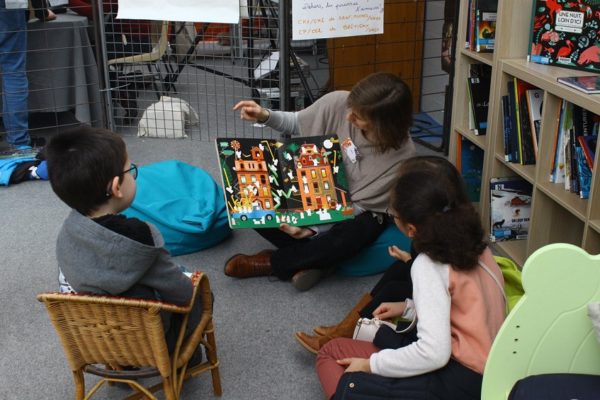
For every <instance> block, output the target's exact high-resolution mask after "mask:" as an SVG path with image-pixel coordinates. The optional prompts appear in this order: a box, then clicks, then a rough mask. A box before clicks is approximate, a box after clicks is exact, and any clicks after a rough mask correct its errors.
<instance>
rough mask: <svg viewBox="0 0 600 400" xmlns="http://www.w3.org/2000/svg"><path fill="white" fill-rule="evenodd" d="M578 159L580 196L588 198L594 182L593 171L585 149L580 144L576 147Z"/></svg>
mask: <svg viewBox="0 0 600 400" xmlns="http://www.w3.org/2000/svg"><path fill="white" fill-rule="evenodd" d="M575 152H576V153H575V156H576V161H577V174H578V179H579V182H578V183H579V197H580V198H582V199H587V198H589V197H590V186H591V184H592V171H591V169H590V168H588V165H587V161H586V160H585V158H586V157H585V155H584V152H583V149H582V148H581V147H580V146H577V147H576V148H575Z"/></svg>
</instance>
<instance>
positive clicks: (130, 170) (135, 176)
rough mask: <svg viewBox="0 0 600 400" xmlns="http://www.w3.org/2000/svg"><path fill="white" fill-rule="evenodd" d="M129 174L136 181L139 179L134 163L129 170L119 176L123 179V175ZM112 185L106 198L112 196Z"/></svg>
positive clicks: (107, 190) (107, 189) (107, 191)
mask: <svg viewBox="0 0 600 400" xmlns="http://www.w3.org/2000/svg"><path fill="white" fill-rule="evenodd" d="M127 173H129V174H130V175H131V176H132V177H133V179H134V180H135V179H137V176H138V168H137V165H135V164H134V163H131V164H129V168H128V169H126V170H125V171H123V172H121V173H120V174H119V177H121V176H123V175H125V174H127ZM110 185H111V184H110V183H109V184H108V187H107V188H106V197H110V196H112V190H111V187H110Z"/></svg>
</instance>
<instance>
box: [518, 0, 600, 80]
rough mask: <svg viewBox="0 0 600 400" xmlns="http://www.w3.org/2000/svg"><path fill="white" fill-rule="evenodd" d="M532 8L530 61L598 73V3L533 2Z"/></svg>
mask: <svg viewBox="0 0 600 400" xmlns="http://www.w3.org/2000/svg"><path fill="white" fill-rule="evenodd" d="M532 6H533V7H532V18H531V20H532V24H531V31H530V33H531V34H530V39H531V40H530V41H531V45H530V46H529V59H530V60H531V61H533V62H535V63H540V64H550V65H557V66H560V67H568V68H575V69H581V70H586V71H594V72H597V71H600V42H599V39H600V24H599V23H598V13H600V2H598V0H570V1H556V0H548V1H546V0H534V1H533V4H532Z"/></svg>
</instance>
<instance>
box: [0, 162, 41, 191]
mask: <svg viewBox="0 0 600 400" xmlns="http://www.w3.org/2000/svg"><path fill="white" fill-rule="evenodd" d="M28 161H35V156H24V157H15V158H8V159H4V160H0V186H8V184H9V182H10V176H11V175H12V173H13V171H14V170H15V168H17V165H19V164H21V163H24V162H28Z"/></svg>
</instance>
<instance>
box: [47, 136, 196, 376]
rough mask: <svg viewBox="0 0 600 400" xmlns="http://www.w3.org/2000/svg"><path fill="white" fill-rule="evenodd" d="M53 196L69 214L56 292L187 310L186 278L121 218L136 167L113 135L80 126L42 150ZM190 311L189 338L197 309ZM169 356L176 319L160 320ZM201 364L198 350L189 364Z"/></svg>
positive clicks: (59, 246) (136, 223)
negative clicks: (137, 300)
mask: <svg viewBox="0 0 600 400" xmlns="http://www.w3.org/2000/svg"><path fill="white" fill-rule="evenodd" d="M46 156H47V160H48V169H49V178H50V184H51V185H52V190H54V192H55V193H56V195H57V196H58V197H59V198H60V199H61V200H62V201H64V202H65V203H66V204H67V205H68V206H69V207H71V208H72V210H71V212H70V214H69V215H68V216H67V218H66V220H65V221H64V223H63V226H62V228H61V230H60V232H59V234H58V239H57V243H56V257H57V260H58V266H59V283H60V290H61V292H77V293H94V294H102V295H118V296H123V297H135V298H141V299H147V300H160V301H164V302H167V303H172V304H176V305H187V304H189V302H190V299H191V297H192V292H193V285H192V281H191V279H190V278H189V277H188V276H186V274H184V272H183V270H182V268H181V267H180V266H178V265H177V264H176V263H175V262H174V261H173V259H172V258H171V256H170V254H169V252H168V251H167V250H166V249H165V248H164V239H163V237H162V235H161V234H160V232H159V231H158V229H157V228H156V227H154V226H153V225H152V224H149V223H146V222H143V221H140V220H139V219H137V218H128V217H126V216H124V215H122V214H119V213H120V212H121V211H123V210H125V209H126V208H127V207H129V205H130V204H131V203H132V201H133V199H134V197H135V192H136V182H135V179H136V177H137V167H136V165H135V164H133V163H132V162H131V160H130V159H129V156H128V155H127V148H126V146H125V143H124V142H123V140H122V139H121V137H120V136H119V135H117V134H116V133H114V132H111V131H107V130H104V129H98V128H89V127H80V128H76V129H73V130H71V131H67V132H63V133H60V134H58V135H56V136H54V137H52V139H51V140H50V142H49V143H48V145H47V146H46ZM199 303H200V301H196V304H194V307H193V308H192V311H191V313H190V319H189V321H188V325H187V329H188V332H186V334H189V333H190V332H191V331H192V330H193V328H195V327H196V325H197V324H198V322H199V320H200V318H201V314H202V307H201V304H199ZM162 318H163V325H164V328H165V333H166V340H167V345H168V348H169V351H170V352H171V351H173V349H174V347H175V344H176V340H177V333H178V331H179V327H180V324H181V319H182V318H183V317H182V315H179V314H167V315H162ZM199 361H201V353H200V349H198V351H197V352H196V355H194V357H193V359H192V360H191V361H190V364H196V363H197V362H199Z"/></svg>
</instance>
